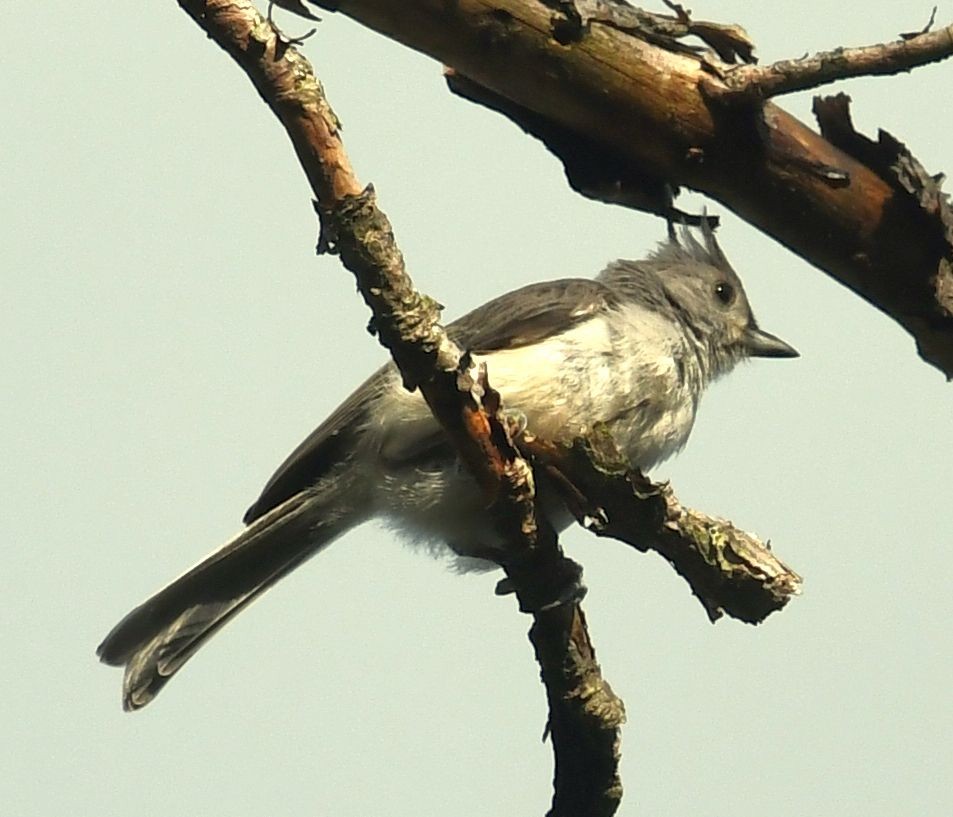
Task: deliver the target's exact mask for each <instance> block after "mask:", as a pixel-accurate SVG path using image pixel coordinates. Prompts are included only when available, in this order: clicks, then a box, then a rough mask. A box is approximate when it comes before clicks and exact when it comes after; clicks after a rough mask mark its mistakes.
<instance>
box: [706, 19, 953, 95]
mask: <svg viewBox="0 0 953 817" xmlns="http://www.w3.org/2000/svg"><path fill="white" fill-rule="evenodd" d="M951 55H953V25H949V26H946V28H941V29H938V30H936V31H929V30H925V31H923V32H921V33H918V34H915V35H907V36H906V37H905V38H903V39H900V40H896V41H895V42H892V43H882V44H880V45H867V46H862V47H860V48H836V49H834V50H833V51H823V52H820V53H818V54H814V55H812V56H809V57H803V58H801V59H797V60H783V61H781V62H775V63H772V64H771V65H740V66H738V67H735V68H730V69H727V70H725V71H724V74H723V76H721V78H720V80H715V79H711V78H709V79H706V80H705V81H704V83H703V86H704V90H705V94H706V96H708V97H709V98H710V99H713V100H718V101H721V102H732V101H743V100H752V99H768V98H770V97H774V96H779V95H781V94H790V93H793V92H794V91H803V90H806V89H808V88H817V87H818V86H820V85H826V84H828V83H831V82H836V81H837V80H841V79H848V78H850V77H861V76H877V75H887V74H899V73H901V72H903V71H910V70H912V69H914V68H917V67H919V66H921V65H927V64H929V63H931V62H938V61H940V60H943V59H946V58H947V57H949V56H951Z"/></svg>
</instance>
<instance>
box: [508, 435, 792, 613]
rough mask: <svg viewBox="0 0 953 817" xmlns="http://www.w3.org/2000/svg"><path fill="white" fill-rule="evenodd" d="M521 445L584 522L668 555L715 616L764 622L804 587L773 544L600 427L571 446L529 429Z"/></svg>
mask: <svg viewBox="0 0 953 817" xmlns="http://www.w3.org/2000/svg"><path fill="white" fill-rule="evenodd" d="M517 444H518V445H519V447H520V450H521V451H523V452H524V453H525V454H526V455H527V456H529V457H531V458H532V459H533V461H534V465H535V466H536V468H537V469H542V470H543V472H544V473H546V475H547V476H548V477H549V478H550V479H551V480H552V482H553V484H555V485H556V486H557V488H560V489H562V494H563V497H564V499H565V501H566V504H567V506H568V507H569V508H570V510H572V512H573V513H574V514H575V516H576V519H577V520H578V521H579V523H580V524H581V525H583V527H585V528H587V529H588V530H591V531H592V532H593V533H595V534H596V535H597V536H607V537H610V538H612V539H618V540H619V541H621V542H625V543H626V544H628V545H631V546H632V547H634V548H635V549H636V550H639V551H642V552H643V553H644V552H646V551H649V550H654V551H655V552H656V553H658V554H659V555H661V556H662V557H663V558H664V559H665V560H666V561H668V562H669V564H671V565H672V567H673V568H674V570H675V572H676V573H678V574H679V575H680V576H681V577H682V578H684V579H685V580H686V581H687V582H688V585H689V587H691V589H692V593H694V594H695V596H696V597H697V598H698V600H699V601H700V602H701V604H702V606H703V607H704V608H705V612H706V613H707V614H708V617H709V618H710V619H711V621H717V620H718V619H719V618H721V616H722V615H724V614H727V615H729V616H731V617H732V618H736V619H738V620H740V621H745V622H747V623H749V624H760V623H761V622H762V621H764V619H765V618H767V617H768V616H769V615H770V614H771V613H773V612H775V611H776V610H780V609H781V608H783V607H784V606H785V605H786V604H787V603H788V602H789V601H790V600H791V597H792V596H795V595H797V594H798V593H800V591H801V577H800V576H798V574H797V573H795V572H794V571H793V570H791V569H790V568H789V567H788V566H787V565H785V564H784V563H783V562H782V561H781V560H780V559H778V558H777V557H776V556H775V555H774V554H773V553H772V552H771V548H770V546H769V545H767V544H765V543H763V542H761V541H760V540H759V539H758V538H757V537H755V536H752V535H751V534H750V533H746V532H745V531H743V530H741V529H739V528H737V527H735V526H734V525H732V524H731V522H728V521H726V520H724V519H717V518H715V517H712V516H709V515H708V514H705V513H702V512H700V511H695V510H692V509H691V508H685V507H684V506H682V505H681V503H680V502H679V501H678V499H676V497H675V494H674V492H673V491H672V488H671V486H669V485H668V484H658V483H653V482H652V481H651V480H649V479H648V478H647V477H645V475H643V474H642V473H641V472H640V471H638V470H633V469H632V468H631V466H630V465H629V464H628V462H626V461H625V457H624V456H623V455H622V454H621V452H619V450H618V449H617V448H616V447H615V443H614V442H613V441H612V438H611V437H610V436H609V435H608V434H605V433H604V432H600V431H599V430H598V429H597V431H596V432H595V433H594V434H592V435H591V436H590V437H589V438H588V439H586V440H577V441H576V442H575V443H574V444H573V445H571V446H566V445H557V444H554V443H551V442H547V441H545V440H539V439H536V438H534V437H532V436H529V435H526V436H524V437H523V438H521V439H520V440H518V443H517Z"/></svg>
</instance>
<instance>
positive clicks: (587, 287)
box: [244, 278, 614, 524]
mask: <svg viewBox="0 0 953 817" xmlns="http://www.w3.org/2000/svg"><path fill="white" fill-rule="evenodd" d="M612 303H614V295H613V292H612V290H610V289H609V288H608V287H606V286H605V285H604V284H602V283H600V282H598V281H592V280H589V279H584V278H565V279H562V280H558V281H548V282H545V283H539V284H530V285H529V286H525V287H523V288H522V289H517V290H514V291H513V292H509V293H507V294H506V295H501V296H500V297H499V298H494V299H493V300H492V301H488V302H487V303H485V304H483V305H482V306H479V307H477V308H476V309H474V310H473V311H472V312H469V313H467V314H466V315H464V316H463V317H461V318H458V319H457V320H455V321H453V322H452V323H450V324H448V326H447V332H448V334H449V335H450V337H451V338H453V340H454V341H455V342H456V343H457V344H459V345H460V346H461V347H463V348H464V349H465V350H467V351H472V352H477V353H488V352H494V351H498V350H501V349H515V348H519V347H521V346H527V345H529V344H532V343H538V342H540V341H542V340H545V339H546V338H548V337H551V336H553V335H557V334H559V333H561V332H565V331H566V330H567V329H570V328H572V327H573V326H575V325H577V324H578V323H580V322H582V321H584V320H587V319H589V318H591V317H593V316H594V315H596V314H598V313H599V312H601V311H603V310H605V309H606V308H607V307H608V306H610V305H611V304H612ZM491 377H492V372H491ZM394 382H396V380H395V377H394V374H393V364H388V365H387V366H384V367H383V368H381V369H379V370H378V371H377V372H375V373H374V374H373V375H371V377H370V378H368V380H366V381H365V382H364V384H363V385H361V386H360V387H359V388H358V389H357V390H356V391H355V392H354V393H353V394H352V395H351V396H350V397H348V398H347V400H345V401H344V402H343V403H342V404H341V405H340V406H339V407H338V408H337V409H336V410H335V411H334V412H333V413H332V414H331V416H330V417H328V419H327V420H325V421H324V422H323V423H322V424H321V425H320V426H318V428H317V429H316V430H315V431H313V432H312V433H311V434H310V435H309V436H308V438H307V439H306V440H305V441H304V442H303V443H301V445H299V446H298V447H297V448H296V449H295V450H294V451H293V452H292V453H291V455H290V456H289V457H288V458H287V459H286V460H285V461H284V462H283V463H282V464H281V466H280V467H279V468H278V470H277V471H276V472H275V474H274V476H272V478H271V479H270V480H268V484H267V485H265V488H264V490H263V491H262V493H261V496H260V497H259V498H258V499H257V500H256V501H255V503H254V504H253V505H252V506H251V507H250V508H249V509H248V511H247V512H246V513H245V518H244V521H245V523H246V524H250V523H251V522H253V521H254V520H255V519H257V518H258V517H260V516H262V515H263V514H265V513H267V512H268V511H269V510H271V509H272V508H274V507H276V506H277V505H280V504H281V503H282V502H284V501H286V500H287V499H290V498H291V497H292V496H294V495H295V494H297V493H299V492H300V491H303V490H304V489H305V488H307V487H309V486H310V485H313V484H314V483H315V481H316V480H318V479H319V478H320V477H322V476H323V475H324V474H326V473H327V472H328V470H329V469H330V467H331V466H332V465H334V464H335V463H336V462H339V461H340V460H341V459H343V457H344V456H345V455H346V453H347V452H348V451H350V450H352V449H353V447H354V445H355V444H356V442H357V439H358V437H359V435H360V433H361V430H362V428H363V427H364V426H365V425H366V424H367V423H368V422H369V421H370V420H371V418H370V416H369V414H368V405H369V404H370V402H371V401H372V400H373V398H374V397H375V396H376V394H378V393H379V392H380V391H381V390H383V389H387V388H390V387H392V384H393V383H394ZM402 434H403V435H404V437H405V439H402V440H400V441H392V444H391V445H389V446H388V451H387V456H388V460H389V462H390V463H391V464H392V465H393V464H397V462H398V461H401V460H404V459H406V460H416V459H418V458H420V457H424V456H427V455H428V454H429V453H430V452H432V451H433V450H434V448H435V447H437V446H440V445H443V444H444V443H445V439H444V437H443V432H442V431H441V429H440V428H439V427H438V426H437V425H436V423H435V422H433V421H431V418H430V417H429V415H428V416H426V417H424V418H422V421H421V422H414V423H409V424H407V425H406V426H405V427H404V428H403V429H402Z"/></svg>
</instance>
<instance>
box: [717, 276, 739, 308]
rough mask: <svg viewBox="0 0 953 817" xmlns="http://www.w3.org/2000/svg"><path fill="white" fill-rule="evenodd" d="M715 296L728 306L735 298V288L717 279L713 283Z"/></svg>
mask: <svg viewBox="0 0 953 817" xmlns="http://www.w3.org/2000/svg"><path fill="white" fill-rule="evenodd" d="M715 297H716V298H717V299H718V300H719V301H721V302H722V303H723V304H724V305H725V306H728V304H730V303H731V302H732V301H733V300H734V299H735V288H734V287H733V286H732V285H731V284H729V283H728V282H727V281H719V282H718V283H717V284H715Z"/></svg>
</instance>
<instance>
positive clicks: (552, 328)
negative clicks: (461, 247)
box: [447, 278, 615, 353]
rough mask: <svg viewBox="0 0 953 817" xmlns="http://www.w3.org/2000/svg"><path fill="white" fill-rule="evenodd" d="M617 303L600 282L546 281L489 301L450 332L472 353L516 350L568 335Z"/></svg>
mask: <svg viewBox="0 0 953 817" xmlns="http://www.w3.org/2000/svg"><path fill="white" fill-rule="evenodd" d="M614 301H615V296H614V294H613V292H612V290H611V289H609V288H608V287H607V286H606V285H605V284H603V283H600V282H599V281H592V280H589V279H588V278H563V279H561V280H558V281H546V282H544V283H540V284H530V285H529V286H525V287H523V288H521V289H517V290H514V291H513V292H508V293H507V294H506V295H501V296H500V297H499V298H494V299H493V300H492V301H487V303H485V304H483V306H478V307H477V308H476V309H474V310H473V311H472V312H469V313H467V314H466V315H464V316H463V317H462V318H458V319H457V320H455V321H454V322H453V323H451V324H449V325H448V326H447V332H448V333H449V335H450V337H451V338H453V340H454V341H456V342H457V343H458V344H459V345H460V346H462V347H463V348H464V349H465V350H467V351H470V352H478V353H486V352H495V351H498V350H500V349H516V348H519V347H520V346H528V345H530V344H532V343H538V342H539V341H541V340H545V339H546V338H548V337H551V336H553V335H558V334H559V333H561V332H565V331H566V330H567V329H571V328H572V327H573V326H575V325H576V324H578V323H580V322H582V321H584V320H587V319H588V318H591V317H592V316H593V315H596V314H598V313H599V312H601V311H603V310H605V309H606V308H607V307H608V306H610V305H611V304H612V303H614Z"/></svg>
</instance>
